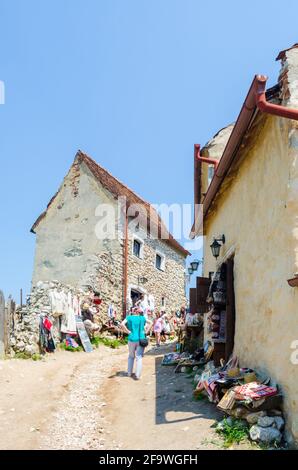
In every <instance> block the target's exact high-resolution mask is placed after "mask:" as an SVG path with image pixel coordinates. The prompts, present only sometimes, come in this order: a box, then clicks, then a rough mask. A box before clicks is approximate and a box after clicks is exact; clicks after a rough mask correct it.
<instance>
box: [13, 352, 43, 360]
mask: <svg viewBox="0 0 298 470" xmlns="http://www.w3.org/2000/svg"><path fill="white" fill-rule="evenodd" d="M13 359H32V361H41V359H42V355H41V354H38V353H34V354H32V356H31V354H28V353H26V352H17V353H16V354H15V355H14V357H13Z"/></svg>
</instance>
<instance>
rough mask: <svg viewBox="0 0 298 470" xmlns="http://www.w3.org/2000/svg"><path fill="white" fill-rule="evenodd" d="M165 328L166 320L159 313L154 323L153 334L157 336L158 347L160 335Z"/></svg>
mask: <svg viewBox="0 0 298 470" xmlns="http://www.w3.org/2000/svg"><path fill="white" fill-rule="evenodd" d="M163 327H164V320H163V318H162V316H161V314H160V313H159V312H157V313H156V318H155V320H154V323H153V332H154V334H155V339H156V346H157V347H159V346H160V335H161V332H162V330H163Z"/></svg>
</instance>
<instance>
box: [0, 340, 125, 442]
mask: <svg viewBox="0 0 298 470" xmlns="http://www.w3.org/2000/svg"><path fill="white" fill-rule="evenodd" d="M121 355H123V351H121V350H120V351H119V350H116V351H114V350H111V349H108V348H105V347H101V348H99V349H98V350H96V351H94V352H93V353H91V354H86V353H70V352H66V351H65V352H57V353H55V354H53V355H48V356H47V357H46V359H45V360H44V361H37V362H34V361H31V360H20V359H17V360H15V359H12V360H5V361H0V389H1V402H0V403H1V404H0V449H46V448H50V449H84V448H86V449H89V448H90V449H93V448H95V449H100V448H103V447H104V445H103V443H104V441H103V440H102V432H103V423H104V419H103V418H102V408H103V406H102V402H103V400H102V399H101V398H100V395H99V392H100V390H101V388H102V386H103V381H104V379H105V377H106V376H107V375H108V374H109V372H110V370H111V367H113V365H114V364H115V363H116V362H117V361H119V357H120V356H121ZM114 447H115V448H116V447H117V446H114ZM111 448H112V447H111Z"/></svg>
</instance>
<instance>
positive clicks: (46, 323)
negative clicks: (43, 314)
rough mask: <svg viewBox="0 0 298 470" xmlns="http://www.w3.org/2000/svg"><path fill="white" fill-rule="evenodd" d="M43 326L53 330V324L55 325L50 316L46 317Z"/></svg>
mask: <svg viewBox="0 0 298 470" xmlns="http://www.w3.org/2000/svg"><path fill="white" fill-rule="evenodd" d="M43 326H44V327H45V328H46V329H47V330H49V331H50V330H51V328H52V326H53V323H52V322H51V321H50V320H49V319H48V318H45V319H44V321H43Z"/></svg>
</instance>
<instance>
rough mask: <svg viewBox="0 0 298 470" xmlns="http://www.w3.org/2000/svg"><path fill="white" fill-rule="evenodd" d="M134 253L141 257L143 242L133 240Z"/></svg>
mask: <svg viewBox="0 0 298 470" xmlns="http://www.w3.org/2000/svg"><path fill="white" fill-rule="evenodd" d="M133 254H134V255H135V256H137V257H138V258H141V243H140V242H139V241H138V240H134V241H133Z"/></svg>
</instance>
